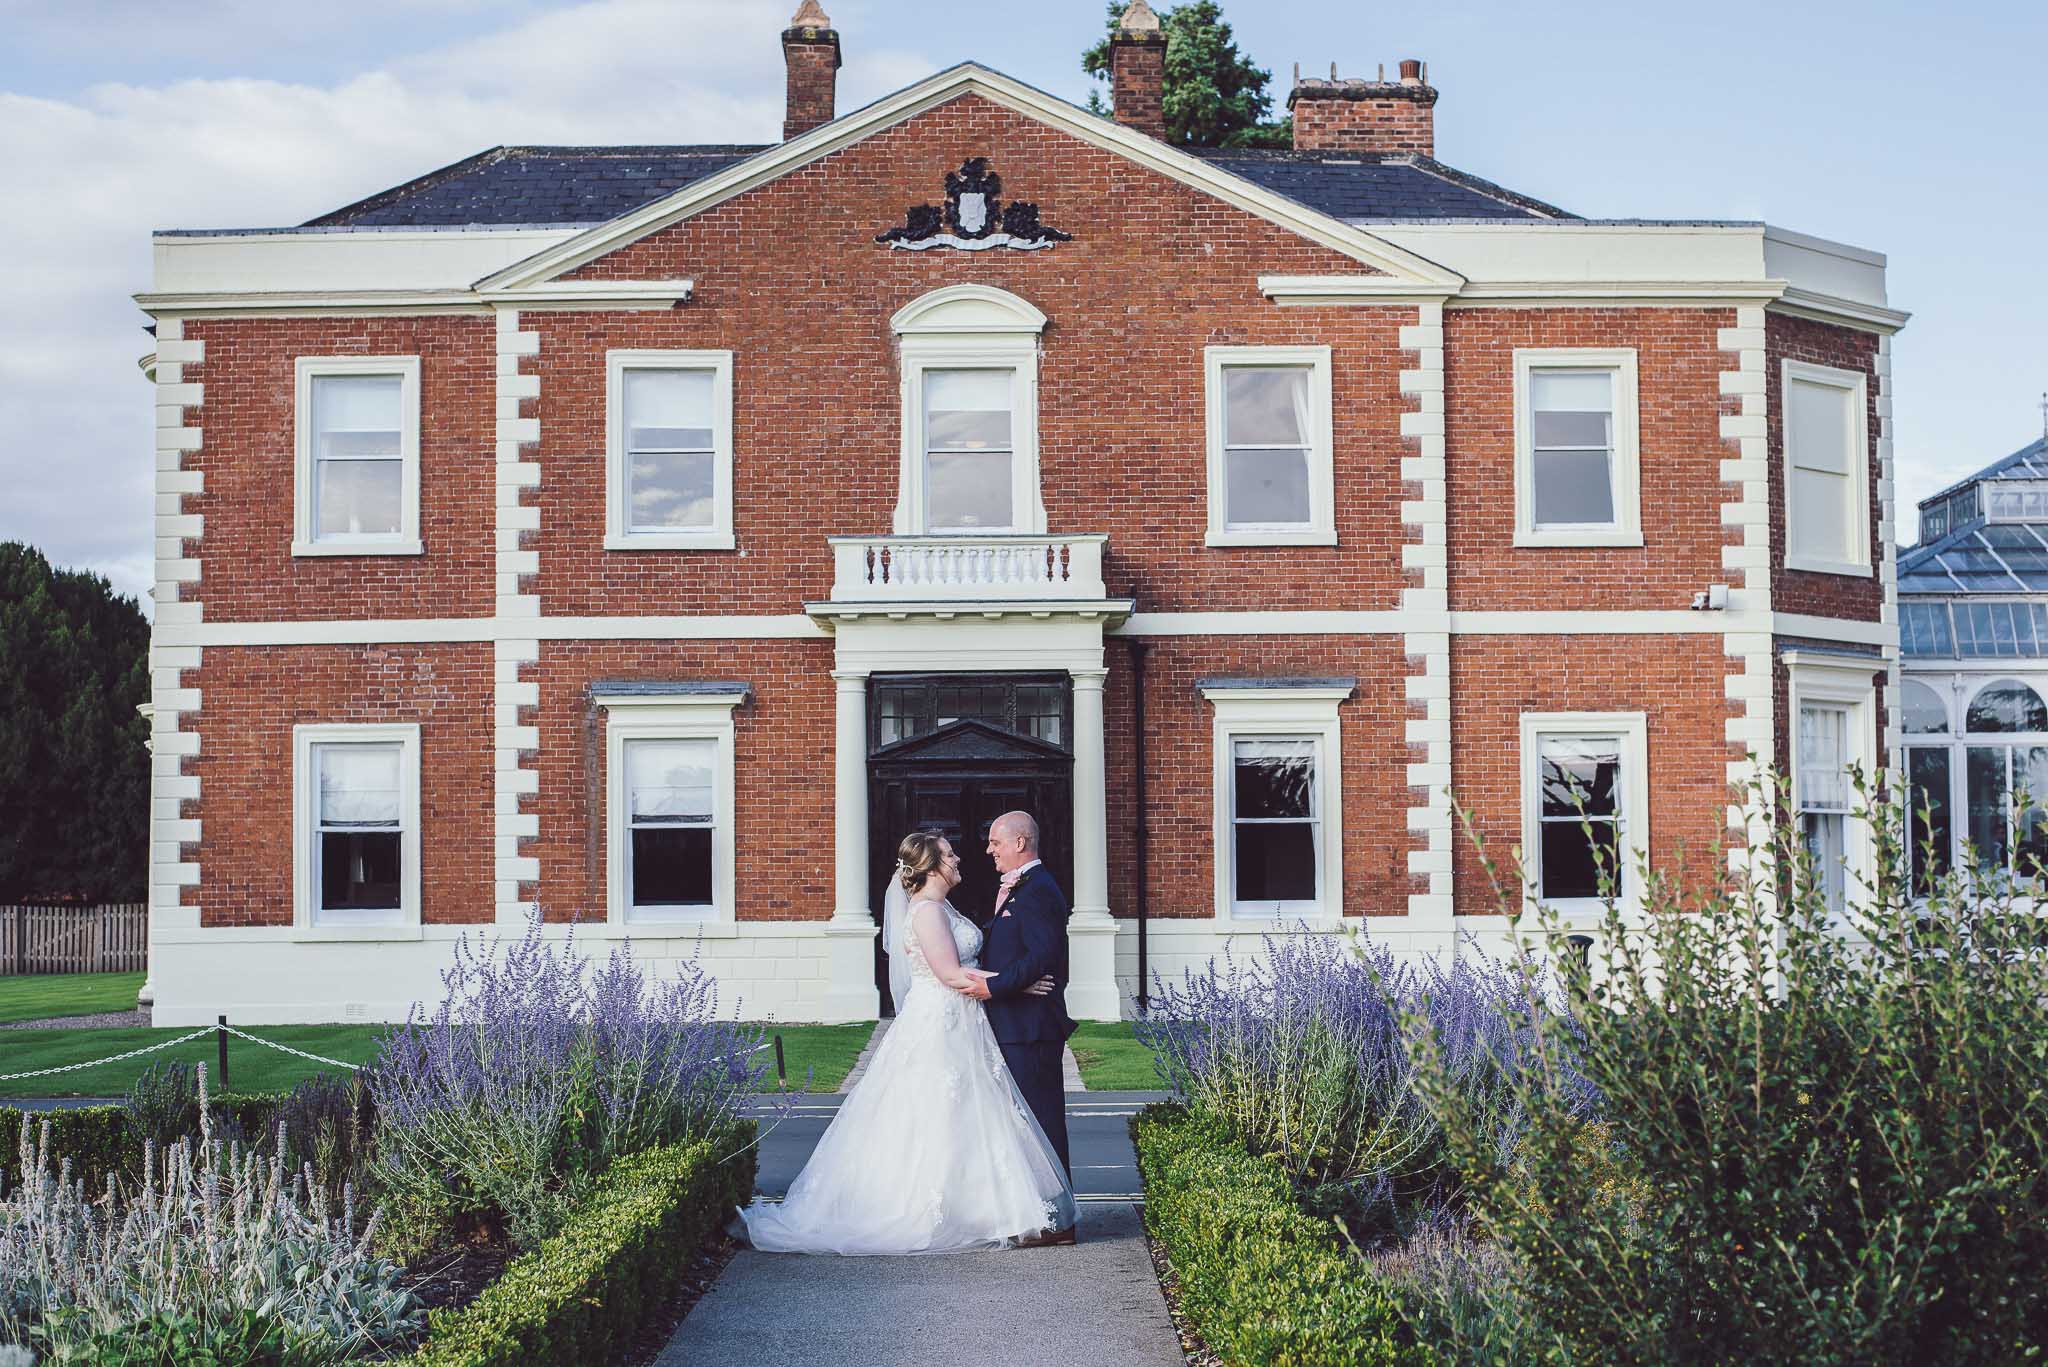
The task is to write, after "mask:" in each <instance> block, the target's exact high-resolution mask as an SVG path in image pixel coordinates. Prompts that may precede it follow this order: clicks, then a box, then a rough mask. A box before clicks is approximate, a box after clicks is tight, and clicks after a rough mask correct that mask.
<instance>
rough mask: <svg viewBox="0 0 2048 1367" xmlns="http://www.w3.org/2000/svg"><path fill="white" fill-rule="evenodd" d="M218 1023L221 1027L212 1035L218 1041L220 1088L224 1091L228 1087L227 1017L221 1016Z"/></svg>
mask: <svg viewBox="0 0 2048 1367" xmlns="http://www.w3.org/2000/svg"><path fill="white" fill-rule="evenodd" d="M220 1023H221V1028H220V1029H217V1030H215V1031H214V1032H213V1037H214V1038H215V1039H217V1040H219V1041H220V1089H221V1090H222V1091H223V1092H225V1091H226V1090H227V1089H228V1032H227V1029H226V1026H227V1023H228V1018H227V1017H226V1016H222V1017H221V1018H220Z"/></svg>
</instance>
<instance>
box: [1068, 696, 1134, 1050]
mask: <svg viewBox="0 0 2048 1367" xmlns="http://www.w3.org/2000/svg"><path fill="white" fill-rule="evenodd" d="M1073 675H1074V914H1073V918H1072V919H1071V920H1069V921H1068V922H1067V969H1068V975H1069V976H1068V979H1067V1011H1068V1013H1069V1014H1071V1015H1073V1016H1076V1017H1078V1018H1080V1019H1082V1020H1109V1021H1113V1020H1117V1019H1119V1018H1121V1016H1122V1014H1123V1012H1122V1009H1121V1008H1122V998H1121V996H1120V994H1119V993H1118V992H1117V986H1116V921H1115V919H1114V918H1112V917H1111V916H1110V914H1109V803H1108V782H1109V777H1108V765H1107V764H1106V763H1105V761H1104V758H1103V719H1102V685H1103V682H1104V680H1105V679H1106V678H1107V677H1108V671H1107V670H1103V669H1077V670H1075V671H1073Z"/></svg>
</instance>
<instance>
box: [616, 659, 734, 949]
mask: <svg viewBox="0 0 2048 1367" xmlns="http://www.w3.org/2000/svg"><path fill="white" fill-rule="evenodd" d="M747 696H748V689H747V686H746V685H745V684H741V683H722V682H721V683H688V684H680V683H679V684H630V685H627V684H622V685H615V686H611V687H606V686H603V685H600V686H599V687H598V688H597V689H595V690H594V691H593V697H594V700H595V701H596V703H597V705H598V707H599V708H600V709H602V711H603V713H604V718H605V723H604V724H605V751H604V753H605V773H606V779H605V809H604V820H605V828H606V839H605V855H606V876H605V885H606V887H605V898H606V916H607V919H608V920H609V921H610V922H611V923H612V924H614V925H639V926H648V925H660V924H662V923H685V924H691V925H696V924H701V923H703V922H707V921H714V922H723V921H732V920H734V919H735V911H734V905H733V850H734V834H735V833H734V812H733V742H734V728H733V715H732V714H733V709H734V708H736V707H738V706H739V705H740V704H741V703H743V702H744V701H745V700H746V698H747Z"/></svg>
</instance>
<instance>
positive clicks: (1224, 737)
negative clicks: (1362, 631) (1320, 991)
mask: <svg viewBox="0 0 2048 1367" xmlns="http://www.w3.org/2000/svg"><path fill="white" fill-rule="evenodd" d="M1353 691H1354V685H1352V684H1349V683H1345V684H1304V685H1301V686H1287V687H1245V686H1234V685H1231V684H1215V685H1208V684H1205V685H1203V686H1202V696H1203V697H1204V698H1206V699H1208V700H1209V703H1210V705H1211V708H1212V710H1213V713H1214V716H1213V721H1212V726H1213V742H1212V743H1213V749H1214V772H1213V776H1212V785H1213V786H1212V789H1211V797H1210V811H1211V815H1212V826H1211V832H1210V844H1211V848H1212V849H1213V850H1214V851H1215V855H1214V858H1213V860H1212V861H1211V862H1212V864H1213V865H1214V870H1215V885H1214V895H1215V913H1214V914H1215V918H1216V920H1217V921H1219V922H1223V923H1226V924H1228V923H1238V924H1246V925H1249V926H1251V927H1254V928H1257V929H1260V930H1272V929H1274V928H1275V927H1276V925H1278V926H1279V927H1280V928H1285V927H1286V926H1289V925H1291V924H1292V923H1294V922H1297V921H1299V922H1304V923H1306V924H1307V925H1308V927H1309V928H1310V929H1311V930H1331V929H1335V928H1337V927H1338V926H1339V925H1341V924H1342V921H1343V915H1344V782H1343V774H1344V752H1343V741H1342V726H1341V723H1340V722H1339V720H1338V716H1337V707H1338V704H1339V703H1341V702H1343V701H1344V700H1345V699H1346V698H1348V697H1350V696H1351V695H1352V693H1353ZM1276 739H1290V740H1292V739H1302V740H1312V741H1314V742H1315V743H1316V789H1317V794H1316V810H1317V812H1318V813H1319V816H1318V817H1317V835H1318V839H1319V841H1320V844H1319V847H1318V849H1317V851H1316V854H1317V859H1316V892H1317V896H1316V898H1315V900H1314V901H1307V902H1271V903H1266V902H1261V903H1257V904H1243V905H1240V904H1239V903H1238V901H1237V896H1236V886H1237V882H1236V869H1235V868H1234V867H1233V861H1234V858H1235V855H1236V850H1237V843H1236V839H1235V834H1236V833H1235V829H1234V826H1235V823H1234V821H1233V817H1234V815H1235V812H1234V806H1235V802H1236V766H1235V758H1236V746H1235V742H1237V741H1240V740H1276Z"/></svg>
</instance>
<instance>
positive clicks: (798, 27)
mask: <svg viewBox="0 0 2048 1367" xmlns="http://www.w3.org/2000/svg"><path fill="white" fill-rule="evenodd" d="M782 60H783V63H784V64H785V65H786V66H787V67H788V69H789V95H788V103H787V104H786V105H785V107H784V110H783V115H782V140H783V141H784V142H788V141H789V140H790V139H791V138H794V137H797V136H799V135H800V134H804V133H808V132H810V131H811V130H812V129H813V128H816V127H818V126H819V125H821V124H827V123H830V122H832V120H833V118H834V117H836V115H837V112H838V111H837V107H836V106H837V102H838V85H839V33H838V31H837V30H836V29H834V28H833V27H832V20H831V17H830V16H829V15H827V14H826V13H825V11H824V10H823V9H822V8H820V6H819V4H818V0H803V3H802V4H801V5H799V6H797V11H796V13H795V14H793V15H791V16H790V18H789V27H788V28H786V29H784V30H783V31H782Z"/></svg>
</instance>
